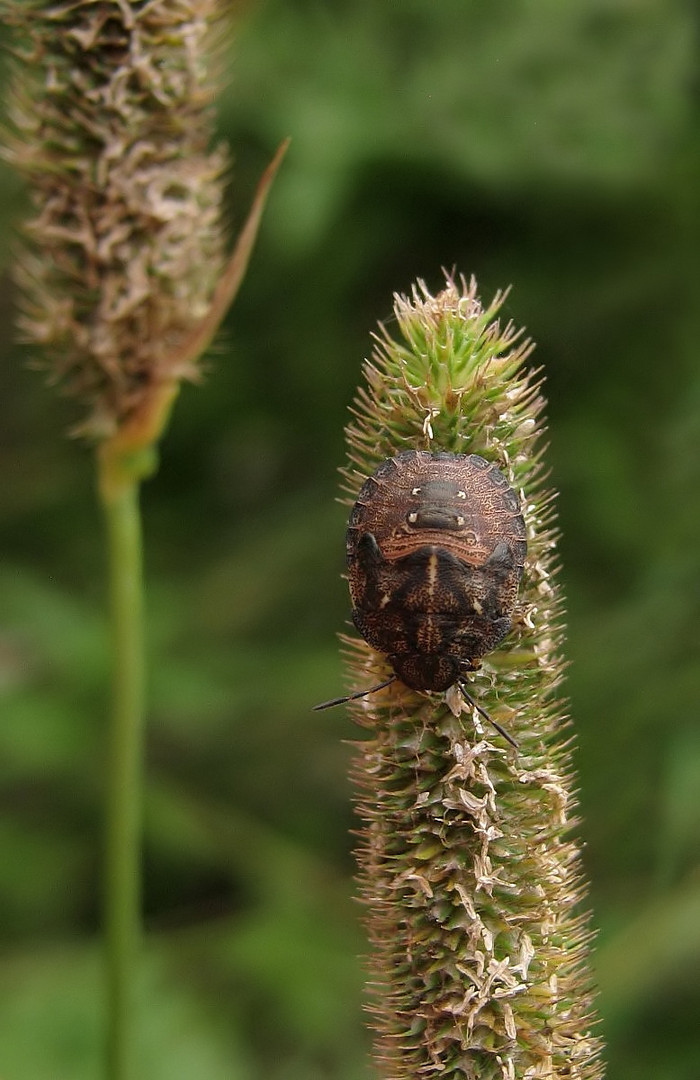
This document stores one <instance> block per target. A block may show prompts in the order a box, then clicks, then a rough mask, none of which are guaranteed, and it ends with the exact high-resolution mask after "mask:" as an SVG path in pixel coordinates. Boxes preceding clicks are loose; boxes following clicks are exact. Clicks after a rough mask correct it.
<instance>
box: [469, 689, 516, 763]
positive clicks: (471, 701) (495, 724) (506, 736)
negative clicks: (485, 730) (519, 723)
mask: <svg viewBox="0 0 700 1080" xmlns="http://www.w3.org/2000/svg"><path fill="white" fill-rule="evenodd" d="M459 688H460V690H461V691H462V696H463V697H464V700H465V701H468V702H469V704H470V705H472V706H473V707H474V708H475V709H476V711H477V712H478V713H481V715H482V716H483V717H484V719H485V720H488V722H489V724H491V725H492V727H495V729H496V731H498V732H500V734H501V735H502V736H503V738H504V739H506V740H507V741H508V742H509V743H510V745H511V746H514V747H515V749H516V750H519V749H520V747H519V746H518V744H517V742H516V741H515V739H514V738H513V736H512V735H509V734H508V732H507V731H506V729H505V728H503V727H501V725H500V724H499V723H498V721H497V720H494V718H493V717H492V716H489V714H488V713H487V712H486V709H482V707H481V705H479V704H478V702H476V701H474V698H473V697H472V696H471V694H470V693H469V691H468V690H467V686H466V683H464V682H462V681H460V683H459Z"/></svg>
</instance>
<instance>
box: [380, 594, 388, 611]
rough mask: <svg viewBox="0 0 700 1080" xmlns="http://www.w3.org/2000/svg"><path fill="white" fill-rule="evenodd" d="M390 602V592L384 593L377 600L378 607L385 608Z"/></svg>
mask: <svg viewBox="0 0 700 1080" xmlns="http://www.w3.org/2000/svg"><path fill="white" fill-rule="evenodd" d="M390 603H391V593H384V595H383V597H382V598H381V600H380V601H379V606H380V608H385V607H386V606H387V604H390Z"/></svg>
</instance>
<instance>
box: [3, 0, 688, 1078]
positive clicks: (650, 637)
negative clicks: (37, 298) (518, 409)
mask: <svg viewBox="0 0 700 1080" xmlns="http://www.w3.org/2000/svg"><path fill="white" fill-rule="evenodd" d="M236 13H237V21H238V30H237V41H236V47H235V51H234V52H233V53H232V55H231V83H230V85H229V87H228V88H227V89H226V92H225V94H224V96H223V99H222V102H221V114H220V115H221V129H222V134H223V135H224V136H225V137H226V138H227V139H229V140H230V142H231V144H232V147H233V149H234V154H235V167H234V170H233V177H232V186H231V218H232V222H233V223H234V225H235V223H236V222H240V221H241V220H242V219H243V216H244V210H245V206H246V203H247V201H248V200H249V198H250V195H251V193H252V190H253V188H254V184H255V179H256V177H257V175H258V174H259V173H260V171H261V169H262V167H263V165H264V163H265V162H266V161H267V159H268V158H269V157H270V155H271V153H272V150H273V148H274V146H275V145H276V144H277V143H278V142H279V141H280V140H281V139H282V138H283V137H284V136H285V135H287V134H289V135H291V136H292V139H293V144H292V148H291V150H290V152H289V154H288V157H287V160H286V161H285V164H284V167H283V169H282V173H281V175H280V176H279V178H278V180H277V182H276V185H275V190H274V192H273V195H272V199H271V202H270V206H269V209H268V212H267V215H266V221H265V224H264V227H263V234H262V237H261V240H260V243H259V247H258V251H257V253H256V256H255V258H254V260H253V264H252V266H251V269H250V272H249V276H248V280H247V282H246V284H245V286H244V289H243V291H242V294H241V297H240V299H239V300H238V301H237V303H236V306H235V309H234V311H233V313H232V315H231V317H230V318H229V320H228V325H227V332H226V336H225V339H224V341H223V343H222V344H221V345H220V347H219V349H218V351H217V353H216V355H215V356H214V358H213V361H212V364H211V368H210V372H209V374H208V377H207V379H206V382H205V383H204V385H203V386H202V387H200V388H197V389H187V390H186V391H185V392H184V394H183V396H182V398H181V400H180V402H179V403H178V406H177V409H176V412H175V415H174V418H173V423H172V426H171V430H170V432H169V433H168V436H167V438H166V440H165V442H164V445H163V448H162V465H161V469H160V472H159V473H158V475H157V477H156V478H155V479H154V480H153V481H152V482H150V483H149V484H148V485H147V486H146V488H145V489H144V513H145V524H146V535H147V572H148V583H149V584H148V589H149V597H148V606H149V620H150V653H151V665H152V673H153V674H152V679H151V713H150V727H149V760H148V771H149V796H148V806H147V827H146V837H145V864H146V918H147V927H148V937H147V944H146V955H145V959H144V970H143V979H142V986H141V989H140V992H141V995H142V1000H143V1003H144V1011H143V1017H144V1024H143V1046H142V1061H143V1075H144V1076H148V1077H151V1078H153V1080H159V1078H160V1077H163V1078H165V1077H167V1078H168V1080H190V1078H192V1077H197V1080H219V1078H221V1080H223V1078H226V1080H249V1078H250V1080H256V1078H257V1077H262V1076H265V1077H266V1078H267V1080H297V1078H298V1080H317V1078H318V1080H360V1078H362V1077H365V1076H368V1075H369V1070H368V1065H367V1063H366V1051H367V1045H368V1040H367V1037H366V1035H365V1034H364V1032H363V1024H362V1015H361V1004H360V1002H361V984H362V970H361V965H360V962H359V961H358V959H357V956H358V955H359V954H360V953H361V952H362V950H363V948H364V942H363V935H362V929H361V925H360V917H359V914H358V911H357V910H356V906H355V905H354V904H353V902H352V900H351V896H352V892H353V885H352V873H353V867H352V858H351V840H350V838H349V831H350V829H351V828H352V827H353V817H352V811H351V793H350V791H349V788H348V784H347V781H346V776H345V773H346V766H347V763H348V758H349V750H348V748H347V747H346V746H345V745H344V744H343V740H344V739H347V738H353V737H356V736H355V733H354V732H353V730H352V729H351V727H350V725H349V722H348V721H347V719H346V718H345V717H344V716H343V715H342V712H340V711H339V712H338V713H321V714H314V713H311V712H310V706H311V705H312V704H313V703H314V702H316V701H318V700H321V699H323V698H326V697H329V696H332V695H333V694H335V693H338V692H340V691H341V690H342V686H343V683H342V675H341V668H340V662H339V659H338V655H337V647H336V643H335V638H334V635H335V632H336V631H337V630H339V629H341V628H342V627H343V625H344V620H346V619H347V612H348V601H347V596H346V592H345V587H344V585H343V583H342V581H341V580H340V576H339V575H340V573H341V571H342V560H343V528H344V510H343V509H342V507H340V506H338V505H337V504H336V503H334V501H333V500H334V496H335V495H336V476H335V470H336V466H337V465H338V464H340V462H341V460H342V457H343V445H342V427H343V424H344V422H345V419H346V415H347V414H346V407H347V405H348V403H349V401H350V399H351V397H352V394H353V390H354V387H355V385H356V383H357V381H358V378H359V371H360V363H361V360H362V358H363V356H364V355H366V354H367V352H368V350H369V347H370V346H369V338H368V335H369V331H370V330H371V328H372V326H373V325H374V324H375V322H376V320H377V319H378V318H382V317H384V316H387V315H388V314H389V312H390V309H391V294H392V292H393V291H394V290H401V291H405V290H407V289H408V288H410V285H411V282H412V281H413V279H414V278H415V277H417V276H422V277H424V278H426V280H427V282H428V284H429V286H431V287H433V288H435V287H439V285H440V281H441V273H440V267H441V266H446V267H448V268H449V267H452V266H453V265H454V266H456V267H457V268H458V269H459V270H461V271H463V272H465V273H467V274H470V273H475V274H476V275H477V278H478V279H479V282H480V286H481V291H482V295H483V296H484V297H485V298H486V299H490V297H491V295H492V293H493V292H494V291H495V289H496V288H498V287H500V286H503V285H506V284H508V283H509V282H512V283H513V285H514V287H515V288H514V292H513V294H512V297H511V298H510V299H509V301H508V304H507V314H508V315H509V316H511V317H512V318H513V319H514V320H515V321H516V322H518V323H523V322H524V323H525V324H527V327H528V330H529V332H530V333H531V334H532V335H533V337H534V338H535V339H536V340H537V342H538V350H537V353H536V361H537V362H538V363H540V364H542V365H544V367H545V370H546V374H547V393H548V397H549V401H550V406H549V417H550V432H551V449H550V455H549V459H550V463H551V466H552V471H553V481H554V483H555V485H556V486H557V487H558V488H559V489H560V491H561V497H560V504H559V505H560V521H561V526H562V532H563V537H562V543H561V554H562V559H563V564H564V568H563V578H564V583H565V588H566V591H567V595H568V608H569V624H570V635H569V648H568V652H569V657H570V659H571V661H572V666H571V669H570V679H569V692H570V695H571V698H572V712H573V714H574V717H575V720H576V725H577V731H578V741H579V751H578V754H577V762H578V766H579V771H580V787H581V803H582V815H583V819H584V821H583V824H582V826H581V833H582V836H583V837H584V839H585V841H586V844H587V849H586V864H587V868H588V871H589V873H590V875H591V878H592V903H593V905H594V907H595V912H596V922H597V924H598V925H599V926H600V928H601V933H600V937H599V943H598V949H597V967H598V973H599V981H600V985H601V1009H602V1012H603V1015H604V1022H603V1030H604V1035H605V1037H606V1039H607V1041H608V1046H609V1050H608V1059H609V1063H610V1066H609V1077H610V1078H611V1080H618V1078H620V1080H652V1078H653V1080H697V1076H698V1070H699V1069H700V1035H699V1033H698V1027H697V1017H698V1015H699V1014H700V978H699V977H698V972H699V971H700V872H699V870H698V865H699V862H700V859H699V857H700V799H698V792H700V734H699V729H698V724H697V712H698V699H699V698H700V657H699V651H698V644H699V635H698V625H699V616H700V610H699V609H700V364H699V363H698V356H697V341H698V338H699V337H700V305H698V303H697V299H696V296H697V286H698V266H697V251H698V246H699V245H698V240H699V238H700V203H699V197H698V191H699V190H700V185H699V181H700V98H699V96H698V76H699V74H700V72H699V69H698V27H697V14H696V13H695V12H694V10H693V8H692V6H691V5H690V4H688V3H685V2H681V0H641V2H638V3H630V2H628V0H593V2H591V0H568V2H567V3H565V4H562V3H561V2H560V0H507V2H506V0H490V2H489V3H488V4H484V3H477V2H476V0H471V2H470V0H440V3H427V2H425V0H403V2H402V3H395V2H390V0H356V2H355V3H354V4H352V5H347V4H343V3H340V0H336V2H332V3H331V2H329V3H325V4H320V3H317V2H312V0H298V2H297V3H294V4H289V3H285V2H284V0H267V2H264V3H260V4H256V5H252V4H251V5H245V6H243V8H241V5H237V7H236ZM0 192H1V195H2V197H1V198H0V215H1V218H2V226H3V227H2V229H1V230H0V259H1V261H2V265H3V266H4V267H7V266H8V264H9V262H10V259H11V247H12V240H11V236H12V233H11V225H12V223H13V222H15V221H16V220H17V219H18V217H19V216H20V215H21V214H22V208H23V196H22V193H21V191H20V188H19V184H18V181H17V179H16V178H15V177H14V176H13V175H12V174H11V173H10V172H9V171H8V170H7V169H6V168H3V170H2V172H0ZM4 280H5V287H4V289H3V290H2V293H1V294H0V305H1V306H2V319H1V321H0V333H1V334H2V338H3V343H2V344H3V352H4V354H5V356H6V358H7V362H6V363H4V364H3V365H2V369H1V370H0V409H1V410H2V413H1V419H0V471H1V475H2V477H3V484H2V515H1V519H0V544H1V546H2V563H1V566H0V597H2V600H1V601H0V695H1V698H2V709H1V714H0V715H1V716H2V723H1V724H0V801H1V803H2V814H1V815H0V935H1V936H2V952H3V956H2V962H1V965H0V1075H2V1077H3V1080H54V1078H55V1077H58V1076H70V1077H71V1078H74V1080H81V1078H83V1077H85V1078H86V1080H87V1078H92V1077H96V1076H98V1075H99V1065H98V1062H99V1055H100V1040H101V1015H100V970H99V962H98V961H99V953H98V929H99V920H100V902H101V899H100V890H101V881H100V878H101V874H100V844H101V814H102V786H103V779H102V778H103V773H104V758H103V755H104V727H105V717H106V712H107V706H106V701H105V693H106V689H105V687H106V682H107V680H108V677H109V660H108V655H107V634H106V626H105V613H104V611H105V597H104V583H103V571H104V568H103V550H102V535H101V521H100V520H99V517H98V514H97V510H96V507H95V502H94V499H93V492H92V484H93V476H92V461H91V457H90V454H89V453H88V452H86V451H85V450H84V449H83V448H82V447H81V446H80V445H78V444H76V443H74V442H71V441H69V440H67V439H66V438H65V437H64V432H65V430H66V429H67V427H68V426H69V425H70V423H71V421H72V420H73V418H74V417H73V413H72V411H71V406H70V405H69V404H67V403H66V402H61V401H59V400H57V399H55V398H54V397H53V395H52V394H51V393H50V392H48V391H47V390H46V389H45V388H44V387H43V386H42V380H41V378H40V377H38V376H37V375H36V373H34V372H32V371H29V370H28V369H27V367H26V364H25V361H26V357H24V356H23V354H22V353H21V352H20V350H19V349H17V348H16V346H15V345H14V344H13V339H12V329H11V326H12V308H13V303H14V298H13V293H12V287H11V285H10V283H9V278H8V276H7V271H5V278H4Z"/></svg>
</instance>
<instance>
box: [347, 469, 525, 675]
mask: <svg viewBox="0 0 700 1080" xmlns="http://www.w3.org/2000/svg"><path fill="white" fill-rule="evenodd" d="M526 550H527V544H526V539H525V523H524V521H523V517H522V513H521V508H520V501H519V499H518V497H517V495H516V494H515V492H514V491H513V490H512V489H511V488H510V487H509V486H508V481H507V480H506V478H505V477H504V476H503V474H502V473H501V472H500V471H499V470H498V468H497V467H496V466H495V465H492V464H489V462H487V461H485V460H484V459H483V458H480V457H477V456H476V455H474V454H470V455H466V454H446V453H435V454H433V453H428V452H427V451H419V450H411V451H407V452H406V453H403V454H398V455H397V456H396V457H393V458H390V459H389V460H388V461H385V462H384V463H383V464H382V465H380V467H379V468H378V469H377V471H376V472H375V473H374V474H373V476H371V477H369V479H368V480H367V481H366V482H365V483H364V485H363V487H362V489H361V491H360V494H359V497H358V499H357V502H356V503H355V506H354V507H353V510H352V512H351V514H350V521H349V524H348V531H347V557H348V579H349V583H350V594H351V597H352V603H353V621H354V623H355V626H356V627H357V629H358V630H359V632H360V633H361V634H362V636H363V638H364V639H365V640H366V641H367V642H368V644H369V645H371V646H372V648H374V649H377V650H378V651H379V652H383V653H385V654H386V655H387V657H388V659H389V661H390V663H391V665H392V667H393V668H394V671H395V672H396V674H397V675H398V676H399V678H400V679H401V680H402V681H403V682H404V683H405V684H406V685H407V686H410V687H412V688H413V689H415V690H434V691H440V690H446V689H448V687H450V686H452V685H453V683H455V682H456V681H457V680H458V679H459V678H460V676H462V675H463V674H465V673H466V672H468V671H470V670H472V669H473V668H474V667H476V666H478V662H479V660H480V658H481V657H483V656H484V655H485V654H486V653H488V652H490V651H491V650H492V649H494V648H495V647H496V646H497V645H498V643H499V642H500V641H501V640H502V639H503V638H504V637H505V635H506V634H507V633H508V631H509V629H510V626H511V615H512V612H513V608H514V606H515V602H516V598H517V593H518V584H519V582H520V578H521V576H522V571H523V564H524V561H525V554H526Z"/></svg>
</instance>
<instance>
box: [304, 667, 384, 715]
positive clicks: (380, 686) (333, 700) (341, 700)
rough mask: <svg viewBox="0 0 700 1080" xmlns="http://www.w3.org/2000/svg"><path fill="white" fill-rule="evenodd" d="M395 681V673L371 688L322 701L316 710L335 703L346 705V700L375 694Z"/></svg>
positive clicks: (315, 707)
mask: <svg viewBox="0 0 700 1080" xmlns="http://www.w3.org/2000/svg"><path fill="white" fill-rule="evenodd" d="M393 682H396V676H395V675H392V676H391V678H390V679H385V681H384V682H380V683H377V685H376V686H370V688H369V690H357V691H356V692H355V693H354V694H348V696H347V697H336V698H331V700H330V701H322V702H321V704H320V705H314V712H318V711H319V710H320V709H331V708H332V707H333V706H334V705H344V704H345V702H346V701H355V700H356V699H357V698H361V697H367V695H368V694H374V692H375V691H376V690H383V689H384V687H385V686H390V685H391V683H393Z"/></svg>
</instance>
